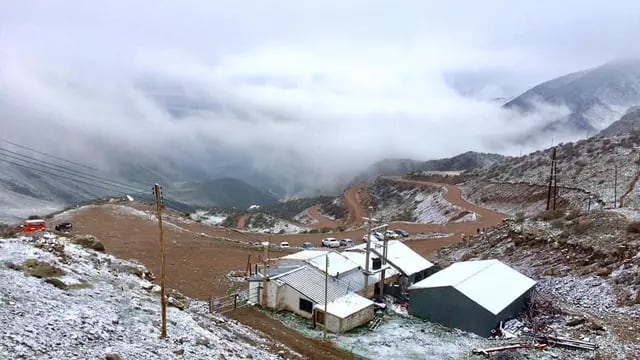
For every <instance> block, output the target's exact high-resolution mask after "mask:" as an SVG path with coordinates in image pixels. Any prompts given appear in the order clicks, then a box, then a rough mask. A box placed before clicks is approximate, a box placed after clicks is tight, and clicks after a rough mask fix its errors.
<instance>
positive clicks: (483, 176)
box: [465, 133, 640, 207]
mask: <svg viewBox="0 0 640 360" xmlns="http://www.w3.org/2000/svg"><path fill="white" fill-rule="evenodd" d="M639 151H640V134H637V133H633V134H630V135H627V136H617V137H613V138H599V137H597V138H590V139H587V140H580V141H578V142H576V143H566V144H560V145H558V146H557V160H558V185H559V186H563V187H573V188H578V189H582V190H584V191H585V193H584V196H587V197H588V193H591V194H593V195H595V197H596V198H598V199H600V200H602V201H604V203H605V206H607V207H610V206H613V204H614V195H615V196H617V197H616V203H618V204H619V202H620V199H621V197H622V195H623V194H624V193H625V192H627V191H628V189H629V187H630V186H632V185H633V184H634V179H636V176H637V175H638V170H639V167H638V166H639V165H638V164H639V163H640V160H639V158H638V153H639ZM550 155H551V149H545V150H540V151H536V152H533V153H531V154H528V155H525V156H521V157H514V158H511V159H508V160H507V161H505V162H502V163H499V164H495V165H493V166H491V167H489V168H484V169H478V170H475V171H472V172H470V173H467V174H465V175H466V176H467V177H468V179H477V180H482V181H488V182H492V183H505V182H506V183H526V184H537V185H542V186H546V185H547V184H548V181H549V173H550V167H551V158H550ZM616 166H617V169H618V176H617V189H616V188H615V187H614V184H615V183H616V181H615V167H616ZM545 200H546V199H545ZM634 202H638V193H637V191H635V190H634V191H631V192H630V193H629V195H628V199H627V201H625V206H626V205H632V204H633V203H634Z"/></svg>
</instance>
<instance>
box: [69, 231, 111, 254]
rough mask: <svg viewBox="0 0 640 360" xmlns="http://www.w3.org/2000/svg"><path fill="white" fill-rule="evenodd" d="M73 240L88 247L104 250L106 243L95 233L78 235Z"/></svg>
mask: <svg viewBox="0 0 640 360" xmlns="http://www.w3.org/2000/svg"><path fill="white" fill-rule="evenodd" d="M71 242H73V243H74V244H78V245H80V246H82V247H85V248H87V249H91V250H95V251H101V252H104V251H105V250H106V249H105V247H104V244H103V243H102V242H101V241H100V240H98V239H96V238H95V236H93V235H77V236H74V237H73V238H71Z"/></svg>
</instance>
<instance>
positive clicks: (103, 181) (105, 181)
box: [0, 139, 192, 212]
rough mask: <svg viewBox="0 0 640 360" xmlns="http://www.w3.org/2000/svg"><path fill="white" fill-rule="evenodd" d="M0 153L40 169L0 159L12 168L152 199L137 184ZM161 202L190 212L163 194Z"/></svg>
mask: <svg viewBox="0 0 640 360" xmlns="http://www.w3.org/2000/svg"><path fill="white" fill-rule="evenodd" d="M0 142H5V143H7V144H11V145H13V146H16V147H19V148H22V149H26V150H29V151H33V152H35V153H38V154H41V155H44V156H48V157H50V158H53V159H57V160H60V161H64V162H66V163H69V164H73V165H76V166H80V167H83V168H86V169H90V170H93V171H97V172H100V173H103V174H106V173H105V172H104V171H101V170H98V169H96V168H95V167H92V166H89V165H86V164H82V163H79V162H75V161H71V160H67V159H64V158H62V157H59V156H56V155H53V154H49V153H46V152H43V151H39V150H36V149H33V148H31V147H28V146H25V145H21V144H17V143H15V142H12V141H8V140H5V139H0ZM0 151H1V152H4V153H1V152H0V155H2V156H5V157H7V158H9V159H11V160H18V161H21V162H23V163H27V164H31V165H34V166H38V167H41V168H34V167H33V166H29V165H25V164H23V163H16V162H15V161H9V160H7V159H2V158H0V161H4V162H6V163H9V164H12V165H14V166H20V167H23V168H26V169H30V170H33V171H38V172H41V173H44V174H47V175H51V176H55V177H58V178H62V179H66V180H71V181H74V182H76V183H80V184H85V185H89V186H93V187H95V188H100V189H103V190H107V191H110V192H115V193H117V194H126V195H143V196H144V197H145V198H148V199H149V198H151V200H152V197H153V195H151V193H152V192H151V191H145V190H141V189H140V187H141V186H144V185H140V184H139V183H133V184H134V185H132V184H127V183H125V182H123V181H119V180H113V179H109V178H108V177H106V176H98V175H93V174H89V173H87V172H83V171H80V170H76V169H73V168H70V167H67V166H63V165H61V164H58V163H55V162H51V161H47V160H42V159H38V158H35V157H32V156H28V155H24V154H20V153H18V152H14V151H11V150H8V149H4V148H1V147H0ZM16 156H19V157H22V158H17V157H16ZM23 158H24V159H23ZM25 159H31V160H34V161H35V162H34V161H30V160H25ZM42 168H45V169H50V170H53V171H56V172H58V173H62V174H63V175H61V174H58V173H52V172H50V171H46V170H43V169H42ZM65 175H72V176H74V178H70V177H68V176H65ZM78 177H79V178H82V179H84V180H78V179H77V178H78ZM123 190H126V191H123ZM162 200H163V205H165V206H168V207H170V208H173V209H175V210H179V211H184V212H189V211H191V210H192V209H191V208H190V207H189V206H188V205H186V204H183V203H181V202H179V201H177V200H173V199H171V198H168V197H167V196H166V195H164V194H163V199H162Z"/></svg>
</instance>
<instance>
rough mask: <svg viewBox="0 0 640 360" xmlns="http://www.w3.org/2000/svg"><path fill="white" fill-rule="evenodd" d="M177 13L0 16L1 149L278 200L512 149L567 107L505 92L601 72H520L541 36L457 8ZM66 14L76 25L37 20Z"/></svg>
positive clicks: (531, 64) (534, 63)
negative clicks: (263, 192) (511, 104)
mask: <svg viewBox="0 0 640 360" xmlns="http://www.w3.org/2000/svg"><path fill="white" fill-rule="evenodd" d="M356 3H358V2H356ZM498 3H499V2H497V3H493V2H492V3H491V4H490V7H491V8H495V9H494V10H491V11H498V10H499V9H501V8H502V5H500V4H498ZM190 5H191V6H192V7H191V8H190V7H189V6H185V8H184V9H181V10H180V11H179V12H178V13H177V14H174V13H173V12H172V11H175V10H176V9H170V8H169V6H165V5H162V6H160V5H159V6H158V8H157V9H156V12H155V13H154V14H153V16H150V17H149V18H146V17H144V16H137V15H136V14H138V15H141V14H146V12H145V11H146V8H145V7H142V6H141V7H137V8H136V7H134V8H130V7H127V6H124V5H122V6H120V5H113V6H111V7H109V8H104V9H101V8H99V9H98V10H96V9H92V8H90V7H77V8H76V7H73V6H61V7H57V8H52V7H48V6H47V5H39V6H40V7H42V8H38V9H31V8H29V6H28V5H25V8H23V7H22V5H15V8H14V9H12V8H11V7H9V8H8V9H5V10H13V15H15V16H14V17H13V18H7V19H6V20H8V21H7V25H6V27H5V28H4V31H0V55H1V56H2V62H1V63H0V84H1V85H0V96H1V98H0V116H1V117H2V120H1V121H2V137H3V138H8V139H12V140H13V141H16V142H19V143H23V144H27V145H30V146H34V147H37V148H41V149H44V150H48V151H51V152H54V153H56V154H59V155H61V156H65V157H68V158H72V159H76V160H80V161H84V162H87V163H90V164H93V165H96V166H101V167H103V168H105V169H110V170H113V171H116V170H117V167H118V165H119V164H120V163H121V162H123V161H126V162H129V163H131V162H135V161H140V163H143V164H162V166H167V167H170V168H171V169H172V170H171V171H167V173H172V172H173V169H177V170H179V172H178V173H177V174H180V175H176V173H175V172H174V173H173V176H175V178H176V179H189V178H190V177H193V176H196V175H197V176H211V177H220V176H223V175H225V172H228V171H230V170H229V169H231V168H233V169H238V168H243V169H245V170H246V169H248V170H246V171H244V176H245V177H250V176H251V174H260V173H262V174H267V175H268V177H269V178H271V179H272V180H276V181H275V182H277V183H279V184H280V185H281V186H282V187H284V188H285V189H287V190H288V191H289V192H290V193H296V192H298V191H300V190H302V189H332V190H335V189H336V187H338V188H339V186H342V185H343V184H344V183H345V182H346V181H348V180H349V179H350V178H351V177H352V176H353V175H355V174H356V173H357V172H358V171H360V170H361V169H363V168H365V167H366V166H368V165H369V164H371V163H372V162H374V161H377V160H380V159H382V158H395V157H398V158H404V157H407V158H414V159H433V158H440V157H446V156H452V155H455V154H457V153H460V152H464V151H468V150H476V151H495V152H501V153H510V154H516V153H518V152H519V151H520V150H521V147H520V146H513V145H510V144H511V143H512V142H511V139H515V138H517V137H518V136H521V135H522V134H523V133H526V132H527V131H528V129H537V128H540V127H541V126H543V125H544V124H545V123H546V122H548V121H551V120H553V119H555V118H557V117H558V116H559V114H560V115H561V114H563V113H565V112H566V111H567V110H566V109H563V108H557V107H544V106H542V107H540V108H539V109H540V111H537V112H534V113H531V114H528V115H523V114H519V113H516V112H514V111H511V110H507V109H504V108H502V107H501V106H500V103H499V102H496V101H492V100H491V97H499V96H514V95H517V94H514V93H508V92H513V91H517V90H516V89H519V90H520V91H521V90H524V89H526V87H527V86H530V85H533V84H534V83H535V81H540V80H545V78H544V76H549V75H551V74H554V75H560V73H562V72H563V71H567V70H568V69H569V65H567V64H571V66H573V68H572V69H576V68H577V67H580V66H581V65H585V64H587V63H585V61H587V62H588V63H589V64H592V65H595V64H596V63H597V62H600V61H602V60H606V59H602V58H599V57H598V56H602V55H600V54H596V55H594V54H595V53H594V54H589V55H588V56H587V55H584V54H583V55H584V56H581V57H579V58H580V59H581V60H576V61H571V59H568V58H562V61H559V62H552V61H549V62H548V63H549V64H552V63H553V64H555V65H554V66H551V65H549V66H548V69H547V70H545V71H533V70H532V69H537V68H538V67H540V65H539V64H540V60H541V59H542V58H544V56H549V54H551V53H552V52H553V50H549V51H550V52H549V53H546V54H542V55H540V54H538V53H537V52H536V51H534V50H537V49H539V47H537V46H538V45H539V44H540V43H541V38H542V37H544V36H542V34H541V33H540V31H541V30H540V28H536V27H535V26H536V25H534V24H526V26H525V27H524V28H521V29H520V32H522V31H529V32H531V34H533V35H532V36H531V37H530V39H529V40H530V41H527V40H526V39H525V40H523V41H522V43H519V44H512V43H511V40H512V38H510V37H509V36H506V37H505V35H504V33H503V31H501V29H502V30H504V27H506V26H512V25H513V24H512V23H511V21H506V20H504V23H502V24H496V28H490V27H488V26H489V25H490V24H489V22H486V21H477V20H474V19H472V18H468V17H464V16H462V17H461V18H455V19H454V18H452V23H451V24H448V22H447V21H445V20H446V19H443V18H440V17H441V16H440V15H438V14H440V13H442V14H448V15H447V16H453V15H452V14H454V12H451V11H450V10H451V9H450V8H448V7H447V6H444V5H442V6H441V5H438V6H435V7H434V8H433V9H429V11H428V12H427V13H428V14H427V13H425V14H427V15H425V16H426V17H427V18H429V19H431V20H432V22H431V23H429V24H431V25H429V26H430V27H429V26H426V25H423V19H421V18H420V17H417V16H414V15H412V14H411V12H410V11H406V10H407V9H404V10H402V11H399V10H397V7H396V5H395V4H393V6H392V4H389V5H388V6H387V5H385V6H383V7H384V8H387V9H388V10H389V11H388V13H386V12H385V11H384V9H377V10H375V11H374V9H369V8H367V9H366V10H365V12H367V13H370V14H369V15H370V16H371V17H370V18H366V17H359V18H355V17H354V18H352V17H345V18H344V19H343V18H342V17H336V18H331V17H329V13H332V14H334V13H335V11H338V10H340V11H343V12H344V14H356V13H358V11H360V10H359V9H362V7H363V6H365V5H364V4H360V5H358V6H356V5H349V6H347V5H344V6H343V5H340V4H339V3H336V4H334V5H335V6H336V7H337V8H336V9H338V10H335V9H334V10H335V11H328V10H327V9H326V8H318V9H315V8H314V9H307V8H304V9H302V8H300V7H298V6H295V5H291V6H280V5H277V6H276V5H274V6H275V7H276V8H269V7H267V6H266V5H265V8H264V9H262V10H260V11H258V10H259V9H244V8H238V5H235V3H224V4H223V3H220V4H218V5H219V6H220V7H221V9H220V12H219V13H210V12H208V10H207V11H204V10H205V9H209V7H210V5H207V4H206V3H199V2H198V3H193V4H190ZM272 5H273V4H272ZM416 6H418V5H417V4H416ZM510 6H511V5H510ZM34 7H36V6H35V5H34ZM260 7H261V8H262V6H260ZM343 7H344V8H343ZM365 7H366V6H365ZM185 9H192V10H185ZM36 10H37V11H36ZM477 10H478V11H485V10H484V9H477ZM64 11H70V12H73V13H74V14H76V15H77V16H76V17H74V18H73V19H70V20H69V23H68V24H62V25H58V24H57V23H56V24H54V23H52V22H51V20H49V17H52V18H56V14H57V15H59V16H62V15H63V14H64ZM100 11H102V12H100ZM261 11H262V12H261ZM486 11H489V10H486ZM491 11H489V12H491ZM532 11H533V10H532ZM9 13H11V12H10V11H9ZM120 13H122V14H124V15H122V16H119V15H118V14H120ZM201 13H207V14H210V15H211V18H208V17H207V16H204V15H202V14H201ZM45 14H46V15H47V16H45ZM589 14H591V13H589V12H585V14H582V13H580V14H578V15H579V16H578V15H576V16H577V17H578V18H581V17H586V18H589V17H590V16H591V15H589ZM405 15H406V21H405V20H402V19H405V18H404V17H403V16H405ZM516 15H517V14H516ZM516 15H514V16H516ZM442 16H444V15H442ZM523 16H524V15H523ZM318 18H319V19H318ZM323 18H324V19H330V18H331V19H332V20H331V21H328V20H327V22H322V21H320V20H321V19H323ZM78 19H79V20H78ZM225 19H226V20H225ZM228 19H233V20H234V21H235V22H233V21H231V22H229V21H230V20H228ZM384 19H386V20H388V21H387V22H385V21H382V20H384ZM0 20H2V18H1V15H0ZM22 20H24V21H22ZM27 20H34V21H33V22H30V21H27ZM35 20H38V21H39V22H38V21H35ZM90 20H94V22H95V24H93V25H94V26H88V25H89V23H90V22H91V21H90ZM285 20H287V21H290V22H287V23H286V24H287V26H284V25H283V24H282V23H281V21H285ZM375 20H379V21H375ZM557 20H558V24H559V23H561V21H560V20H561V19H557ZM21 21H22V22H21ZM225 21H226V22H225ZM500 21H503V20H500ZM550 21H551V25H553V24H555V23H556V22H555V20H553V19H552V20H550ZM405 22H406V23H405ZM467 23H468V25H465V24H467ZM622 23H624V22H622ZM34 24H37V25H34ZM456 24H457V25H456ZM500 26H502V27H503V28H500ZM620 27H622V25H620V23H619V24H618V25H617V28H620ZM0 30H2V29H0ZM85 30H86V32H85ZM365 30H366V31H365ZM470 31H471V32H472V35H470V34H471V33H470ZM516 33H518V32H516V31H514V32H513V33H512V34H516ZM205 35H207V36H205ZM43 39H48V40H49V41H48V42H47V41H45V40H43ZM48 55H50V56H48ZM615 55H617V53H616V52H615V51H612V52H611V55H607V57H612V56H615ZM585 59H587V60H585ZM558 63H561V64H565V65H563V66H564V67H562V66H559V65H558ZM518 69H521V70H522V71H521V74H519V75H518V76H516V75H514V74H518V73H519V71H518ZM459 74H462V75H463V76H458V75H459ZM476 74H481V75H480V76H476ZM482 74H484V75H482ZM452 78H455V79H458V80H456V81H453V82H452V80H451V79H452ZM469 78H471V79H472V80H473V81H470V82H473V84H470V83H469V82H467V81H466V80H465V79H469ZM459 79H462V80H459ZM496 79H499V81H500V83H496ZM534 79H535V81H534ZM461 81H462V83H461ZM467 85H469V86H467ZM461 88H464V89H463V91H461ZM469 89H470V90H469ZM505 89H506V90H505ZM467 90H469V91H467ZM561 140H562V139H557V140H556V141H561ZM528 145H529V148H533V147H536V146H539V145H540V144H533V143H532V144H528ZM545 145H546V144H545ZM525 150H528V148H525ZM194 174H195V175H194ZM229 175H234V174H233V173H229ZM238 176H240V175H238Z"/></svg>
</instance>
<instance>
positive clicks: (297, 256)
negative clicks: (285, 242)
mask: <svg viewBox="0 0 640 360" xmlns="http://www.w3.org/2000/svg"><path fill="white" fill-rule="evenodd" d="M327 252H328V250H302V251H298V252H297V253H293V254H289V255H287V256H283V257H281V258H280V259H281V260H308V259H311V258H314V257H317V256H321V255H324V254H326V253H327Z"/></svg>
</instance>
